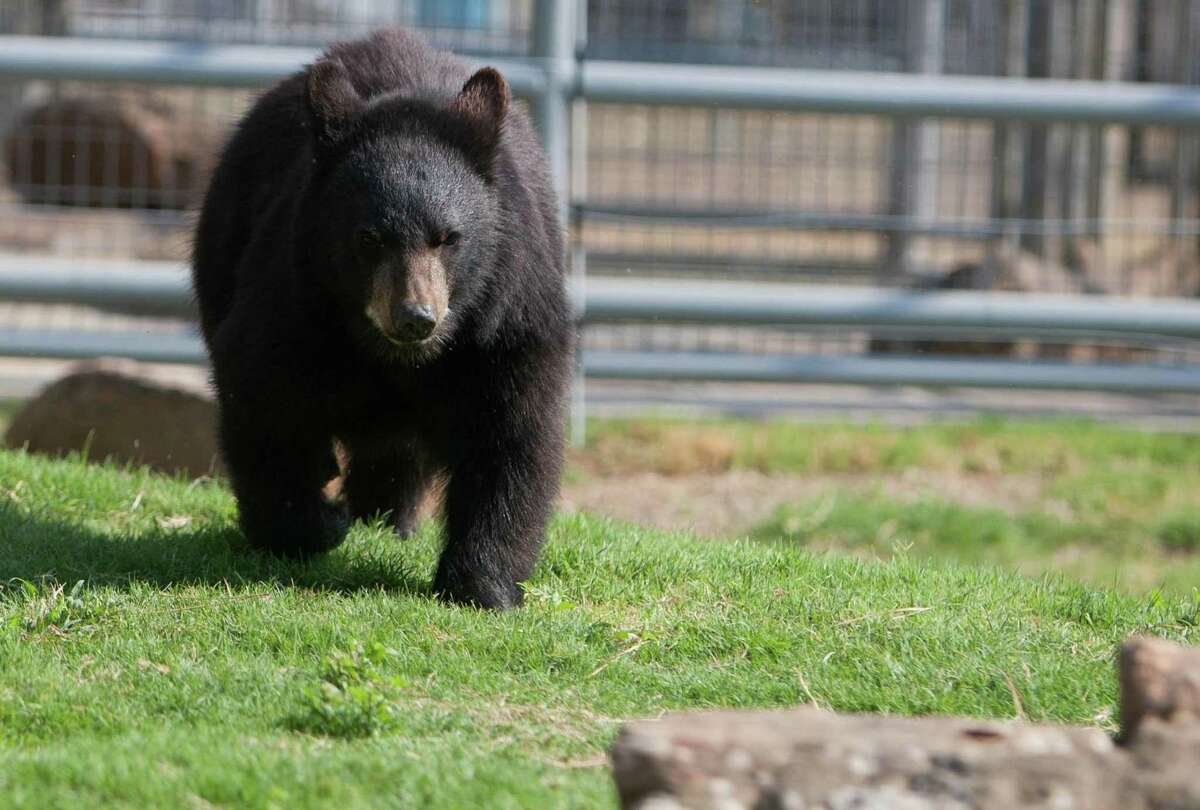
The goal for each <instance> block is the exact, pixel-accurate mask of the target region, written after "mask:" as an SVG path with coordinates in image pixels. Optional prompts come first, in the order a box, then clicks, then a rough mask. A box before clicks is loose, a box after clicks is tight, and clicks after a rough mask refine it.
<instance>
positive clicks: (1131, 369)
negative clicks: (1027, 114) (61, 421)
mask: <svg viewBox="0 0 1200 810" xmlns="http://www.w3.org/2000/svg"><path fill="white" fill-rule="evenodd" d="M0 356H10V357H12V356H19V357H54V358H63V359H87V358H93V357H107V356H118V357H129V358H132V359H135V360H143V361H147V362H156V363H185V364H201V363H204V362H205V354H204V348H203V345H202V344H201V342H200V340H199V338H197V337H195V336H194V335H191V334H186V333H183V332H180V333H169V334H160V333H156V334H154V335H152V336H149V335H146V334H145V333H142V332H80V331H59V330H21V329H0ZM582 362H583V369H584V374H585V375H586V376H588V377H593V378H598V379H632V380H664V381H670V380H709V381H725V382H795V383H838V384H847V385H925V386H962V387H971V388H1034V389H1056V390H1098V391H1123V392H1131V393H1135V392H1140V393H1191V394H1196V393H1200V367H1196V366H1145V365H1129V366H1121V365H1093V364H1080V365H1073V364H1068V363H1042V362H1023V361H1014V360H945V359H928V358H909V357H896V358H886V359H884V358H875V357H859V356H845V357H829V356H786V355H757V354H732V353H729V354H715V353H713V354H709V353H691V352H626V351H584V352H583V353H582Z"/></svg>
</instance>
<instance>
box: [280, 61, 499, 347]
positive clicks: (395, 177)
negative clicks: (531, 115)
mask: <svg viewBox="0 0 1200 810" xmlns="http://www.w3.org/2000/svg"><path fill="white" fill-rule="evenodd" d="M307 93H308V107H309V113H310V115H311V117H312V125H313V128H314V133H315V142H314V153H313V154H314V170H313V172H312V179H311V182H310V184H309V187H308V189H307V191H306V194H305V198H304V202H303V203H302V205H303V206H304V213H303V214H302V216H301V219H300V220H299V221H300V222H302V223H304V225H305V226H306V230H307V231H308V232H307V233H304V234H301V242H302V244H303V245H304V246H305V247H304V248H303V249H304V250H305V253H306V254H307V255H306V256H305V257H304V263H305V265H306V266H307V267H309V268H310V272H311V274H312V276H313V278H308V279H305V284H306V285H307V286H308V288H309V289H315V290H316V291H317V293H318V294H319V295H320V296H322V297H324V298H328V299H329V300H330V301H331V302H332V303H333V304H334V305H335V307H336V309H337V317H339V318H340V319H341V321H342V322H343V323H344V324H345V325H346V326H347V328H348V330H349V332H350V334H351V335H352V336H353V337H354V339H356V340H357V341H359V342H360V343H361V344H362V345H364V346H365V347H367V349H368V350H369V351H371V352H372V353H374V354H375V355H376V356H378V357H380V358H383V359H386V360H396V361H407V362H421V361H423V360H428V359H431V358H432V357H434V356H436V354H437V353H438V352H439V351H440V350H441V349H442V348H443V347H444V346H445V345H446V344H447V343H448V342H449V341H450V339H451V337H452V335H453V333H454V330H455V328H456V326H457V325H458V321H459V318H460V317H461V315H460V313H463V312H465V311H467V310H468V309H469V308H470V303H471V301H472V300H473V299H474V298H475V297H476V296H478V295H479V294H480V293H481V291H483V290H484V288H485V287H486V285H487V274H488V271H489V269H490V266H491V264H492V261H491V258H490V257H491V256H492V255H493V253H494V251H495V245H496V241H497V235H496V228H497V222H498V219H499V217H498V211H499V207H500V200H499V196H498V194H497V191H496V178H497V172H498V171H501V170H502V169H501V166H500V165H499V162H500V161H499V159H498V152H499V148H500V139H501V134H502V131H503V127H504V121H505V116H506V113H507V111H508V106H509V90H508V84H507V83H506V82H505V81H504V78H503V77H502V76H501V75H500V74H499V73H497V72H496V71H495V70H494V69H492V68H484V69H482V70H480V71H478V72H477V73H475V74H474V75H472V76H471V77H470V79H468V80H467V82H466V83H465V84H464V85H463V87H462V90H461V92H459V93H458V94H457V95H455V96H453V97H452V98H447V99H413V98H405V97H402V96H399V95H397V94H385V95H381V96H377V97H373V98H365V97H364V96H363V95H362V94H360V92H359V90H358V89H357V88H356V87H355V86H354V83H353V80H352V78H351V76H350V75H349V73H348V72H347V70H346V69H345V67H344V66H343V65H342V63H341V62H340V61H338V60H337V59H336V58H325V59H322V60H321V61H318V62H317V63H316V64H314V65H313V66H312V67H311V68H310V70H309V75H308V84H307Z"/></svg>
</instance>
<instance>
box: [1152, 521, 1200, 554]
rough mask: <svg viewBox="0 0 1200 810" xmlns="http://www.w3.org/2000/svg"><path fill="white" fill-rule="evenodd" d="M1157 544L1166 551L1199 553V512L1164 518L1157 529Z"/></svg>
mask: <svg viewBox="0 0 1200 810" xmlns="http://www.w3.org/2000/svg"><path fill="white" fill-rule="evenodd" d="M1158 542H1159V544H1160V545H1162V547H1163V548H1165V549H1167V550H1168V551H1184V552H1197V551H1200V511H1195V512H1180V513H1179V514H1175V515H1171V516H1170V517H1168V518H1166V519H1165V520H1164V521H1163V522H1162V524H1161V525H1160V526H1159V527H1158Z"/></svg>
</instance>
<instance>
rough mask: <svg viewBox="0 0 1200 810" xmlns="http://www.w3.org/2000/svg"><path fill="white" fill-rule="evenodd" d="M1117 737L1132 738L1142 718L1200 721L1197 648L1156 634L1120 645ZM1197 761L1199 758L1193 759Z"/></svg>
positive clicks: (1185, 722) (1189, 722) (1198, 651)
mask: <svg viewBox="0 0 1200 810" xmlns="http://www.w3.org/2000/svg"><path fill="white" fill-rule="evenodd" d="M1117 666H1118V669H1119V671H1120V676H1121V738H1122V740H1123V741H1124V742H1125V743H1127V744H1128V743H1131V742H1133V741H1134V740H1135V739H1136V738H1137V735H1138V731H1139V729H1140V728H1141V726H1142V724H1143V722H1144V721H1145V720H1146V719H1148V718H1154V719H1156V720H1160V721H1163V722H1166V723H1172V724H1176V725H1179V724H1197V723H1200V649H1189V648H1187V647H1181V646H1179V645H1178V644H1172V643H1171V642H1169V641H1164V640H1162V639H1158V638H1147V637H1140V638H1132V639H1129V640H1128V641H1126V642H1125V643H1124V644H1122V645H1121V652H1120V656H1119V657H1118V663H1117ZM1197 764H1198V765H1200V760H1197Z"/></svg>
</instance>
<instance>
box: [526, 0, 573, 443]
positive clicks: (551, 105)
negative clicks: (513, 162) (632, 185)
mask: <svg viewBox="0 0 1200 810" xmlns="http://www.w3.org/2000/svg"><path fill="white" fill-rule="evenodd" d="M586 22H587V3H586V0H534V6H533V32H532V38H533V42H532V48H531V54H530V55H531V56H532V57H533V58H534V59H536V60H538V63H539V64H540V65H541V67H542V70H543V72H544V75H545V77H546V84H545V90H544V91H543V93H542V95H541V97H540V98H538V99H537V101H536V102H535V104H534V113H535V114H536V116H537V124H538V129H539V131H540V133H541V136H542V147H543V148H544V149H545V150H546V158H547V160H548V161H549V163H550V175H551V177H552V179H553V181H554V191H555V193H556V194H557V195H558V210H559V217H560V220H561V223H562V225H563V227H565V228H566V229H567V239H568V241H569V242H571V241H572V240H573V238H574V237H573V232H574V231H575V230H576V229H577V228H578V225H579V223H578V222H574V221H573V219H574V211H575V210H576V207H575V206H573V205H572V204H571V176H572V174H573V172H572V160H571V157H572V147H571V105H572V102H573V100H574V98H575V96H576V92H575V88H576V84H577V81H578V65H577V63H576V59H577V56H578V53H577V51H578V46H579V44H580V42H581V40H582V32H583V30H584V29H583V26H584V25H586ZM578 159H580V160H581V159H582V156H578ZM572 226H575V227H572ZM567 261H569V262H570V264H571V275H572V276H573V280H574V281H576V282H577V283H582V281H583V279H582V278H580V276H582V274H583V268H584V255H583V248H582V246H581V245H577V244H574V243H572V244H571V245H570V249H569V251H568V253H567ZM583 386H584V377H583V363H582V361H581V355H580V353H579V350H578V349H577V350H576V354H575V371H574V374H573V377H572V380H571V407H570V427H569V430H570V436H571V443H572V444H574V445H576V446H579V445H582V444H583V442H584V439H585V425H586V413H585V409H584V399H583V395H584V388H583Z"/></svg>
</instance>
